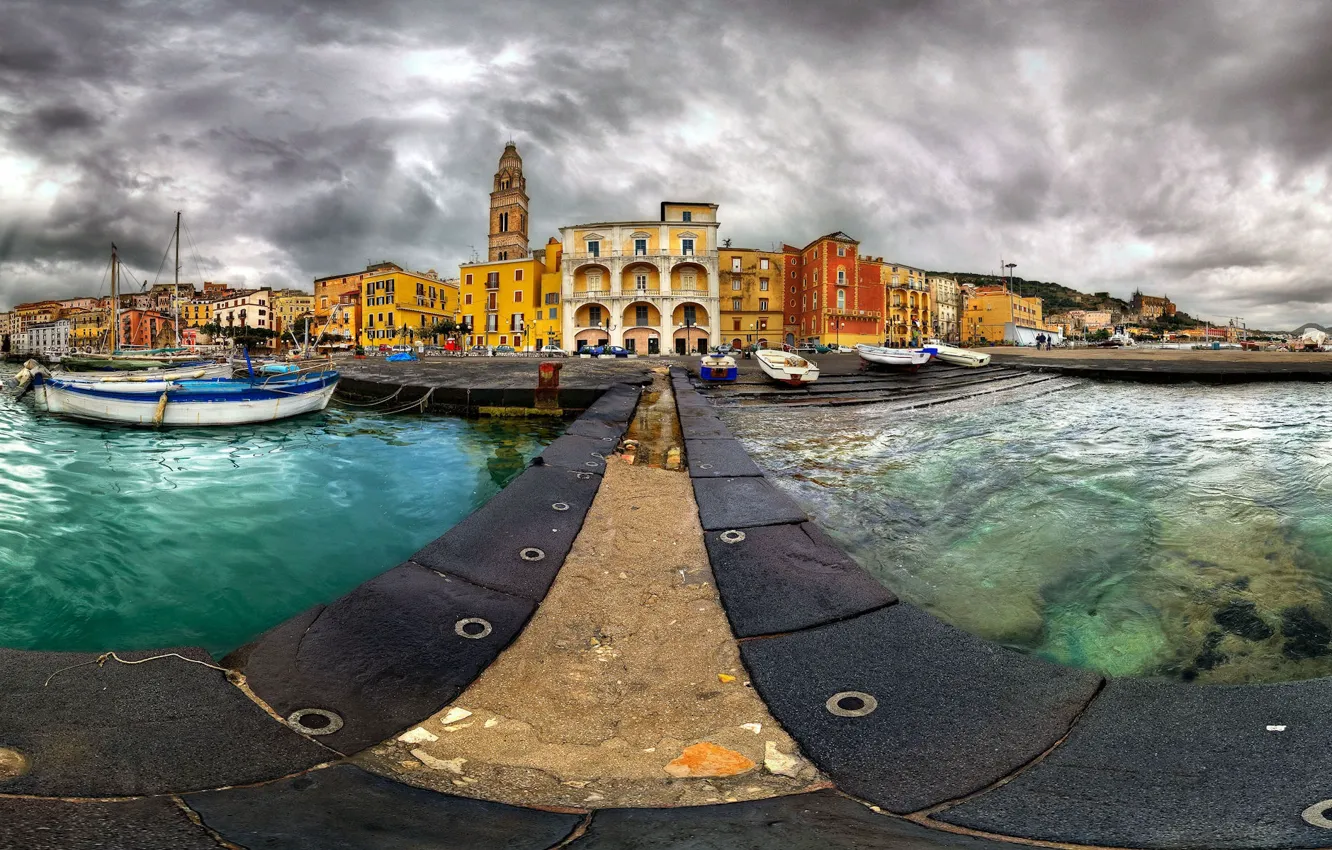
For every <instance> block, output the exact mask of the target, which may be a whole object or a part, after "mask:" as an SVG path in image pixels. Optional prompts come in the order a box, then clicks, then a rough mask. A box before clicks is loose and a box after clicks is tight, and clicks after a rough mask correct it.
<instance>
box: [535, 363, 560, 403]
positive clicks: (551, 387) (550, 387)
mask: <svg viewBox="0 0 1332 850" xmlns="http://www.w3.org/2000/svg"><path fill="white" fill-rule="evenodd" d="M563 365H564V364H563V363H552V362H550V361H546V362H544V363H542V364H541V365H540V366H538V367H537V389H536V406H537V407H538V408H541V409H545V410H554V409H556V408H558V407H559V406H560V368H561V367H562V366H563Z"/></svg>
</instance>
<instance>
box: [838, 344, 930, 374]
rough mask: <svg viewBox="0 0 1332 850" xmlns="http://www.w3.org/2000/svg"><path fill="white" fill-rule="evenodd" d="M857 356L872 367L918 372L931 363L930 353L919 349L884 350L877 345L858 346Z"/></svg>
mask: <svg viewBox="0 0 1332 850" xmlns="http://www.w3.org/2000/svg"><path fill="white" fill-rule="evenodd" d="M856 354H858V355H860V359H861V361H863V362H864V363H867V364H869V365H871V366H886V367H888V368H890V369H907V370H909V371H912V372H914V371H916V370H917V369H919V368H920V367H921V366H924V365H925V364H926V363H929V362H930V357H931V356H932V355H931V354H930V352H929V351H927V350H925V349H917V348H884V347H882V346H877V345H864V344H861V345H857V346H856Z"/></svg>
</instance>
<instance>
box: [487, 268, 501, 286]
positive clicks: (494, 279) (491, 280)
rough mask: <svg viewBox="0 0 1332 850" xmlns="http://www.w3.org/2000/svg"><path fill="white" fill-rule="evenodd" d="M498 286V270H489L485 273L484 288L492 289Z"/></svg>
mask: <svg viewBox="0 0 1332 850" xmlns="http://www.w3.org/2000/svg"><path fill="white" fill-rule="evenodd" d="M497 286H499V272H490V273H488V274H487V275H486V288H487V289H494V288H495V287H497Z"/></svg>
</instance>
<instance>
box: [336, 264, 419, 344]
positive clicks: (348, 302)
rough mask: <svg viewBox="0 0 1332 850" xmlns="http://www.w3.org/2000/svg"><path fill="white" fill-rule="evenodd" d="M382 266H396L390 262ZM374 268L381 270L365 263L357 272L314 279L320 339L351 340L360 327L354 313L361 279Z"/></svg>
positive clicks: (357, 308) (372, 271) (358, 299)
mask: <svg viewBox="0 0 1332 850" xmlns="http://www.w3.org/2000/svg"><path fill="white" fill-rule="evenodd" d="M384 265H386V266H387V267H390V268H395V269H396V268H397V266H395V265H393V264H392V263H387V264H384ZM378 270H381V269H379V268H378V267H376V266H369V267H367V268H366V270H365V271H361V272H349V273H347V274H335V275H329V276H328V277H318V278H315V282H314V320H315V327H317V328H318V329H319V332H322V333H323V338H324V339H326V340H327V339H336V340H346V341H347V342H351V341H352V339H353V338H354V337H355V336H356V329H357V328H359V327H360V326H361V318H360V313H359V312H358V311H359V310H360V298H361V281H362V280H364V279H365V276H366V275H367V274H374V273H375V272H376V271H378ZM427 291H428V290H427Z"/></svg>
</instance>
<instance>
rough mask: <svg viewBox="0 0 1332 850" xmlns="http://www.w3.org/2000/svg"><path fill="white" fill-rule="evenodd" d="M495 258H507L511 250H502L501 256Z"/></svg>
mask: <svg viewBox="0 0 1332 850" xmlns="http://www.w3.org/2000/svg"><path fill="white" fill-rule="evenodd" d="M495 259H497V260H507V259H509V252H508V251H500V252H499V256H498V257H496V258H495Z"/></svg>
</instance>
